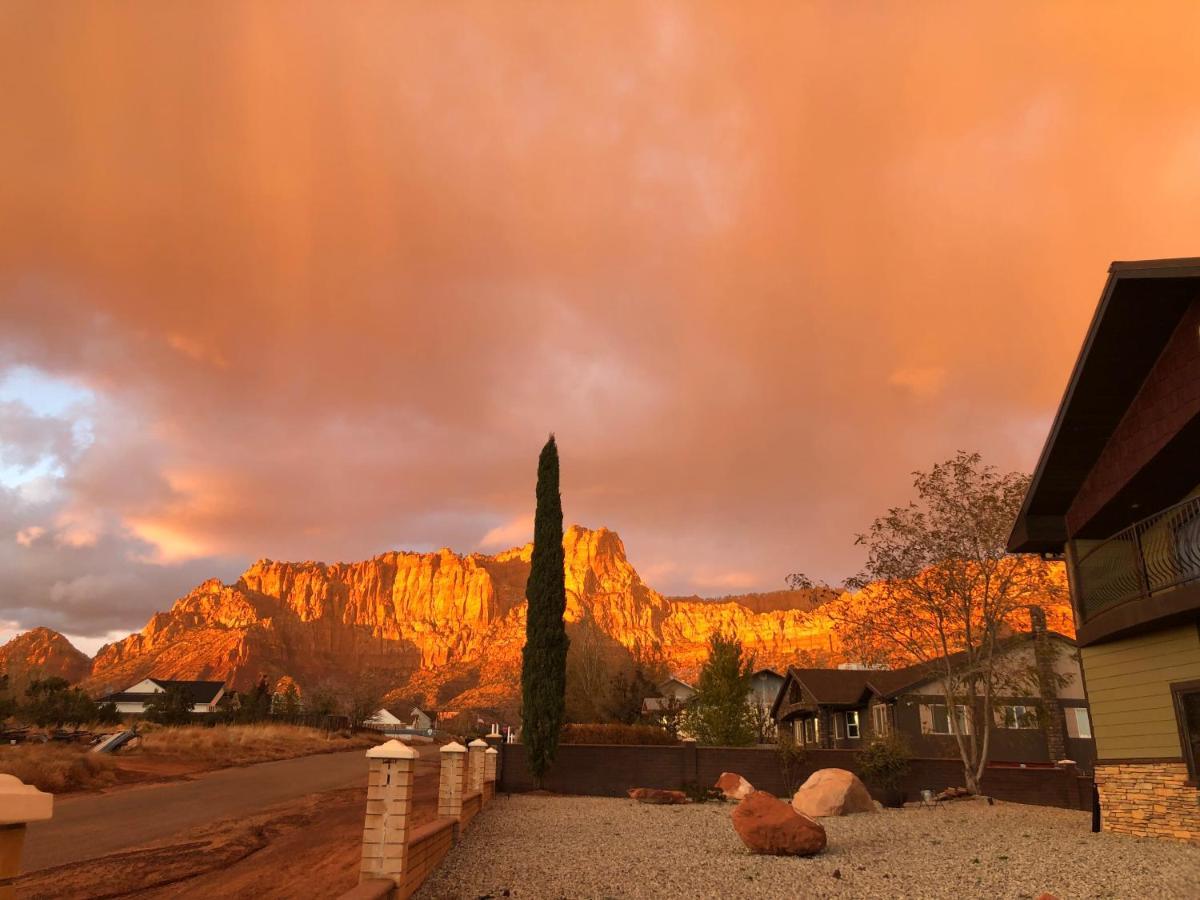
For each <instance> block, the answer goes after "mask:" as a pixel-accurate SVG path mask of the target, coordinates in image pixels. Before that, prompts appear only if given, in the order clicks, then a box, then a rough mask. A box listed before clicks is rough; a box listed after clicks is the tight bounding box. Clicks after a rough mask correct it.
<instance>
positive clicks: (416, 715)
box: [363, 706, 437, 734]
mask: <svg viewBox="0 0 1200 900" xmlns="http://www.w3.org/2000/svg"><path fill="white" fill-rule="evenodd" d="M398 712H399V710H395V709H388V708H387V707H386V706H381V707H380V708H379V709H377V710H375V712H373V713H372V714H371V716H370V718H368V719H366V720H365V721H364V722H363V724H364V725H366V726H368V727H370V728H378V729H379V730H380V731H382V732H384V733H385V734H389V733H392V732H399V731H430V730H431V729H432V728H433V723H434V722H435V721H436V720H437V713H434V712H431V711H428V710H424V709H421V707H419V706H414V707H413V708H412V711H411V712H410V713H409V718H408V720H407V721H406V720H405V719H402V718H401V717H400V716H399V715H397V713H398Z"/></svg>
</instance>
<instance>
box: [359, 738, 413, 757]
mask: <svg viewBox="0 0 1200 900" xmlns="http://www.w3.org/2000/svg"><path fill="white" fill-rule="evenodd" d="M416 758H417V751H416V750H414V749H413V748H412V747H410V746H408V745H407V744H405V743H403V742H402V741H398V740H396V739H395V738H393V739H392V740H390V741H388V742H387V743H386V744H379V745H377V746H375V747H372V748H371V749H370V750H368V751H367V759H416Z"/></svg>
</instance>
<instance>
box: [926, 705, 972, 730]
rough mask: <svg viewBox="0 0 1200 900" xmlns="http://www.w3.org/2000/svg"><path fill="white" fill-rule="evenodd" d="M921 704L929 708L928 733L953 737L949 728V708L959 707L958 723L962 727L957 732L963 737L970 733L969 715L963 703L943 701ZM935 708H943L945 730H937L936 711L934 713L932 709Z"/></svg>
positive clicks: (956, 708)
mask: <svg viewBox="0 0 1200 900" xmlns="http://www.w3.org/2000/svg"><path fill="white" fill-rule="evenodd" d="M921 705H922V706H925V707H927V708H928V709H929V733H930V734H937V735H941V736H942V737H953V736H954V732H953V731H951V730H950V710H951V709H955V710H959V709H961V710H962V715H961V716H960V717H959V725H960V726H962V727H961V728H960V729H959V732H958V733H959V734H961V735H963V736H964V737H966V736H968V735H970V734H971V733H972V728H971V715H970V713H969V712H968V711H967V709H968V708H967V705H966V704H965V703H955V704H949V703H944V702H943V703H923V704H921ZM936 709H944V710H945V711H946V730H945V731H938V730H937V717H936V713H934V710H936Z"/></svg>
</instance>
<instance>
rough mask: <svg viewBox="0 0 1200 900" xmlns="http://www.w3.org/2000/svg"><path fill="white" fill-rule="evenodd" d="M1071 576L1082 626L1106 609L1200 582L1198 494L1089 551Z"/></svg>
mask: <svg viewBox="0 0 1200 900" xmlns="http://www.w3.org/2000/svg"><path fill="white" fill-rule="evenodd" d="M1075 573H1076V576H1077V583H1078V587H1079V612H1080V614H1081V616H1082V617H1083V620H1084V621H1085V622H1086V621H1087V620H1088V619H1090V618H1091V617H1092V616H1094V615H1096V613H1099V612H1103V611H1104V610H1106V609H1110V608H1111V607H1114V606H1119V605H1120V604H1122V603H1126V602H1128V601H1130V600H1136V599H1138V598H1140V597H1149V596H1151V595H1153V594H1157V593H1159V592H1161V591H1168V590H1171V589H1172V588H1176V587H1178V586H1179V585H1181V584H1186V583H1187V582H1189V581H1193V580H1195V579H1200V496H1197V497H1192V498H1191V499H1189V500H1184V501H1183V502H1182V503H1177V504H1175V505H1174V506H1170V507H1167V508H1166V509H1164V510H1162V511H1161V512H1158V513H1155V514H1154V515H1152V516H1149V517H1148V518H1145V519H1143V520H1142V521H1140V522H1137V523H1135V524H1133V525H1130V526H1129V527H1128V528H1126V529H1125V530H1124V531H1120V532H1118V533H1117V534H1115V535H1113V536H1112V537H1111V538H1109V539H1108V540H1106V541H1105V542H1104V543H1102V544H1099V545H1098V546H1096V547H1093V548H1092V549H1091V550H1089V551H1088V552H1087V553H1086V554H1084V555H1083V556H1081V557H1080V558H1079V560H1078V562H1076V564H1075Z"/></svg>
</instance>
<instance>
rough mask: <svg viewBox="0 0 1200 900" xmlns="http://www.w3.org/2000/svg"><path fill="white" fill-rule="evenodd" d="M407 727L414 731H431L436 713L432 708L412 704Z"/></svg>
mask: <svg viewBox="0 0 1200 900" xmlns="http://www.w3.org/2000/svg"><path fill="white" fill-rule="evenodd" d="M409 716H410V719H409V726H408V727H409V728H411V729H413V730H414V731H432V730H433V726H434V723H436V722H437V713H436V712H434V711H433V710H432V709H421V707H419V706H414V707H413V708H412V711H411V712H410V713H409Z"/></svg>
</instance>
